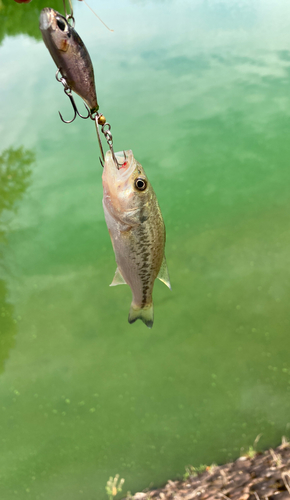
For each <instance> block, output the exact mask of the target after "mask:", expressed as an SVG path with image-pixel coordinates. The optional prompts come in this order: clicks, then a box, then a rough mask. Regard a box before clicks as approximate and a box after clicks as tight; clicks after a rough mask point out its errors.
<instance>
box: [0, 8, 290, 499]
mask: <svg viewBox="0 0 290 500" xmlns="http://www.w3.org/2000/svg"><path fill="white" fill-rule="evenodd" d="M91 4H92V6H93V7H94V8H95V10H96V11H97V12H98V14H99V15H100V16H101V17H102V18H103V19H104V21H105V22H107V23H108V24H109V26H111V27H113V28H114V29H115V31H114V33H113V34H112V33H110V32H108V31H107V30H105V29H104V28H103V27H102V25H101V24H99V23H98V21H97V20H96V19H95V18H94V17H93V16H92V15H91V14H90V11H89V10H88V9H86V7H85V5H83V4H82V3H81V2H75V8H76V22H77V24H76V27H77V30H78V31H79V33H80V34H81V36H82V37H83V39H84V41H85V43H86V45H87V47H88V49H89V51H90V54H91V57H92V60H93V63H94V66H95V73H96V81H97V90H98V97H99V101H100V105H101V111H102V112H103V113H104V114H105V115H106V117H107V119H108V121H109V122H110V123H111V125H112V131H113V134H114V139H115V146H116V150H117V151H118V150H122V149H132V150H133V152H134V154H135V157H136V158H137V159H138V160H139V161H140V162H141V163H142V164H143V166H144V168H145V170H146V172H147V174H148V176H149V178H150V180H151V182H152V184H153V186H154V188H155V191H156V193H157V195H158V199H159V202H160V205H161V208H162V212H163V215H164V219H165V222H166V227H167V238H168V240H167V260H168V266H169V270H170V275H171V281H172V289H173V290H172V292H171V293H170V291H169V290H168V289H167V288H166V287H165V286H164V285H162V284H161V283H159V282H158V283H156V285H155V292H154V301H155V324H154V328H153V330H152V331H150V330H148V329H147V328H146V327H145V326H144V325H143V324H141V322H137V323H136V324H134V325H131V326H130V325H129V324H128V323H127V315H128V310H129V305H130V300H131V293H130V290H129V288H128V287H116V288H109V286H108V285H109V283H110V282H111V280H112V277H113V275H114V271H115V260H114V255H113V251H112V248H111V242H110V239H109V235H108V233H107V228H106V225H105V222H104V218H103V212H102V204H101V199H102V186H101V167H100V164H99V161H98V156H99V151H98V147H97V140H96V134H95V130H94V126H93V123H92V122H90V123H88V122H86V121H84V120H80V119H79V120H77V121H76V122H74V123H73V124H71V125H64V124H63V123H61V121H60V120H59V117H58V114H57V111H58V109H59V110H61V112H62V113H63V115H64V117H65V118H66V119H69V118H70V117H71V116H70V114H71V109H70V107H69V103H67V102H66V101H67V100H66V98H65V96H64V94H63V91H62V88H60V87H61V85H60V84H58V83H57V82H56V80H55V78H54V72H55V68H54V64H53V62H52V60H51V59H50V56H49V53H48V51H47V50H46V48H45V46H44V44H43V42H42V41H41V40H40V36H39V33H38V13H39V10H40V8H42V7H43V6H45V5H47V3H46V2H44V0H41V1H40V0H38V1H37V0H33V1H32V3H31V4H28V5H17V4H14V2H12V0H2V3H1V4H0V6H1V10H0V39H2V43H1V47H0V67H1V72H0V106H1V122H0V132H1V151H0V155H1V157H0V177H1V179H0V180H1V185H0V211H1V225H0V237H1V266H0V269H1V275H0V300H1V304H0V312H1V314H0V334H1V338H0V345H1V351H0V369H1V378H0V411H1V413H0V415H1V417H0V425H1V435H0V442H1V446H0V497H1V499H2V498H3V500H4V499H5V500H11V499H17V498H18V499H21V500H22V499H29V498H31V499H44V500H51V499H54V500H63V499H65V498H69V499H71V500H76V499H82V498H83V499H86V500H103V499H105V498H106V494H105V484H106V481H107V480H108V478H109V476H110V475H115V474H116V473H119V474H120V475H121V477H124V478H125V485H124V490H123V491H125V492H126V491H127V490H131V491H132V492H134V491H136V490H140V489H141V488H144V487H147V486H149V485H150V484H151V485H160V484H162V483H163V482H164V481H165V480H166V479H168V478H175V477H177V476H178V475H182V474H183V473H184V467H185V465H188V464H192V465H195V466H198V465H200V464H201V463H207V464H209V463H212V462H217V463H222V462H225V461H227V460H229V459H233V458H235V457H237V456H238V455H239V454H240V448H241V447H248V446H249V445H251V444H253V441H254V439H255V437H256V436H257V434H259V433H262V437H261V439H260V442H259V446H260V449H262V448H266V447H268V446H274V445H276V444H278V443H279V442H280V439H281V436H282V435H287V433H288V436H289V434H290V431H289V427H290V413H289V412H290V399H289V390H290V361H289V333H290V313H289V303H290V271H289V269H290V219H289V209H290V199H289V187H290V169H289V157H290V141H289V137H290V97H289V96H290V6H289V2H287V1H286V0H279V1H278V2H275V1H274V0H266V1H263V2H259V1H253V0H251V1H250V0H240V1H238V0H211V1H206V0H200V1H198V0H195V1H181V0H176V1H174V0H173V1H171V2H162V1H160V2H156V1H154V2H153V1H149V0H148V1H146V2H145V1H141V0H140V1H137V0H136V1H130V0H124V1H123V2H119V1H117V0H108V2H106V3H103V4H101V3H100V2H99V3H97V2H94V1H93V0H91ZM49 6H52V7H56V8H59V9H60V10H61V11H62V2H60V1H59V2H58V3H57V2H54V3H51V4H49ZM27 34H29V35H30V37H29V36H28V35H27ZM35 36H37V37H38V39H37V40H36V38H35ZM21 148H22V149H21ZM33 157H34V158H35V161H34V162H33Z"/></svg>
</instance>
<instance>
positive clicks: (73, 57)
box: [39, 7, 99, 113]
mask: <svg viewBox="0 0 290 500" xmlns="http://www.w3.org/2000/svg"><path fill="white" fill-rule="evenodd" d="M39 28H40V31H41V33H42V37H43V41H44V43H45V45H46V47H47V48H48V50H49V52H50V55H51V57H52V59H53V60H54V62H55V64H56V66H57V67H58V68H59V70H60V73H61V74H62V76H63V78H65V80H66V82H67V84H68V86H69V88H70V89H71V90H73V91H74V92H76V94H78V95H79V96H80V97H81V98H82V99H83V100H84V101H85V102H86V103H87V105H88V107H89V108H90V110H91V112H92V113H94V112H96V111H98V109H99V106H98V102H97V96H96V87H95V77H94V69H93V65H92V61H91V58H90V55H89V53H88V51H87V49H86V46H85V44H84V42H83V41H82V39H81V38H80V36H79V35H78V34H77V32H76V31H75V29H74V28H73V27H72V26H70V24H69V23H68V22H67V20H66V18H65V17H64V16H62V15H61V14H60V13H59V12H57V11H56V10H54V9H51V8H49V7H45V8H44V9H42V11H41V13H40V20H39Z"/></svg>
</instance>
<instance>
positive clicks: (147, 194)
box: [103, 151, 171, 328]
mask: <svg viewBox="0 0 290 500" xmlns="http://www.w3.org/2000/svg"><path fill="white" fill-rule="evenodd" d="M116 158H117V160H118V163H119V164H120V167H119V169H118V168H117V167H116V163H115V162H114V160H113V158H112V154H111V152H110V151H108V152H107V153H106V157H105V164H104V172H103V189H104V197H103V207H104V213H105V219H106V223H107V226H108V230H109V233H110V236H111V240H112V245H113V248H114V252H115V257H116V262H117V270H116V273H115V277H114V279H113V282H112V284H111V286H114V285H119V284H122V283H123V284H124V283H127V284H128V285H129V286H130V288H131V290H132V295H133V299H132V303H131V308H130V312H129V318H128V321H129V323H133V322H134V321H136V320H137V319H141V320H142V321H143V322H144V323H145V324H146V325H147V326H148V327H149V328H151V327H152V325H153V302H152V291H153V286H154V281H155V279H156V278H157V277H158V278H159V279H160V280H161V281H163V282H164V283H165V284H166V285H167V286H168V287H169V288H171V287H170V281H169V275H168V270H167V265H166V260H165V255H164V247H165V226H164V222H163V218H162V215H161V211H160V207H159V205H158V201H157V198H156V195H155V193H154V191H153V188H152V186H151V184H150V183H149V181H148V179H147V177H146V174H145V172H144V170H143V168H142V166H141V165H140V163H138V162H137V161H136V160H135V158H134V156H133V153H132V151H126V152H125V157H124V153H123V152H122V153H117V154H116Z"/></svg>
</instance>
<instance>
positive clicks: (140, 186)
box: [135, 177, 147, 191]
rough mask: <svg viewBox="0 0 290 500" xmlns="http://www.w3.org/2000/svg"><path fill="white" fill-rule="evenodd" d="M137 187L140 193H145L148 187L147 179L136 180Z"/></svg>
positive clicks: (139, 178)
mask: <svg viewBox="0 0 290 500" xmlns="http://www.w3.org/2000/svg"><path fill="white" fill-rule="evenodd" d="M135 187H136V188H137V189H138V191H144V190H145V189H146V187H147V182H146V181H145V179H142V177H138V179H136V180H135Z"/></svg>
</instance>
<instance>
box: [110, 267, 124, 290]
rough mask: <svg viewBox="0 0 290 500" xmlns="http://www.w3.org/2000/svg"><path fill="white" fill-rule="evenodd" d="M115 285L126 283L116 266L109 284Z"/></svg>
mask: <svg viewBox="0 0 290 500" xmlns="http://www.w3.org/2000/svg"><path fill="white" fill-rule="evenodd" d="M117 285H127V283H126V281H125V280H124V278H123V276H122V274H121V272H120V270H119V268H118V267H117V269H116V272H115V276H114V278H113V281H112V283H111V284H110V286H117Z"/></svg>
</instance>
